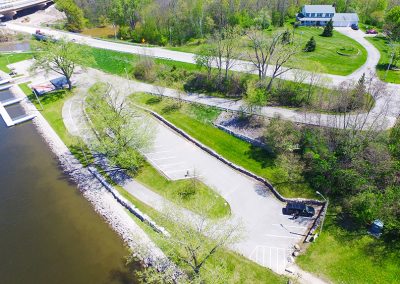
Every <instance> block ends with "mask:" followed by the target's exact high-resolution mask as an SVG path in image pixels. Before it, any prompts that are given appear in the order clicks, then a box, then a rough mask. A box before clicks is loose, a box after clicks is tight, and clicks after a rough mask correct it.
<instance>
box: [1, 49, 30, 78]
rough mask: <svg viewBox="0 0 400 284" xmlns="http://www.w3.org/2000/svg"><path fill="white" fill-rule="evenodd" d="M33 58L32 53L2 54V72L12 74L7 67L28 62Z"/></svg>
mask: <svg viewBox="0 0 400 284" xmlns="http://www.w3.org/2000/svg"><path fill="white" fill-rule="evenodd" d="M32 57H33V53H31V52H23V53H13V54H11V53H0V70H1V71H4V72H6V73H10V72H11V70H10V68H8V67H7V65H9V64H13V63H16V62H19V61H23V60H28V59H31V58H32Z"/></svg>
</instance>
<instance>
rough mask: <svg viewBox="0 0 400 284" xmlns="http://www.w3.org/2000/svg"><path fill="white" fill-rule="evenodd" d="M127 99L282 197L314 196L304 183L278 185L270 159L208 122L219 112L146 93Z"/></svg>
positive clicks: (277, 170)
mask: <svg viewBox="0 0 400 284" xmlns="http://www.w3.org/2000/svg"><path fill="white" fill-rule="evenodd" d="M130 98H131V100H132V101H133V102H134V103H136V104H139V105H143V106H145V107H147V108H150V109H152V110H154V111H156V112H157V113H159V114H160V115H162V116H163V117H165V118H166V119H167V120H168V121H170V122H171V123H173V124H174V125H176V126H177V127H179V128H180V129H182V130H184V131H185V132H187V133H188V134H189V135H191V136H192V137H194V138H195V139H197V140H199V141H200V142H201V143H203V144H204V145H206V146H208V147H210V148H211V149H213V150H214V151H216V152H217V153H219V154H220V155H222V156H223V157H225V158H226V159H227V160H229V161H231V162H233V163H235V164H237V165H239V166H241V167H243V168H245V169H247V170H249V171H251V172H253V173H255V174H257V175H259V176H262V177H264V178H266V179H268V180H269V181H271V182H272V183H273V184H274V186H275V187H276V188H277V189H278V190H279V192H280V193H281V194H282V195H283V196H286V197H304V198H312V197H315V194H314V191H313V190H311V188H310V186H309V185H308V184H307V183H296V184H293V183H282V182H280V180H279V175H278V174H277V173H278V172H279V168H277V167H276V166H275V164H274V157H273V156H271V154H270V153H269V152H268V151H267V150H265V149H262V148H259V147H254V146H252V145H251V144H250V143H247V142H245V141H243V140H241V139H238V138H236V137H234V136H232V135H230V134H228V133H226V132H224V131H222V130H220V129H218V128H216V127H214V126H213V124H212V122H213V121H214V120H215V118H216V117H217V116H218V115H219V113H220V111H219V110H217V109H215V108H212V107H207V106H201V105H194V104H182V106H181V107H178V106H177V102H175V101H174V100H172V99H167V98H164V99H163V100H162V101H160V100H159V99H158V97H156V96H154V95H150V94H138V93H137V94H133V95H131V97H130Z"/></svg>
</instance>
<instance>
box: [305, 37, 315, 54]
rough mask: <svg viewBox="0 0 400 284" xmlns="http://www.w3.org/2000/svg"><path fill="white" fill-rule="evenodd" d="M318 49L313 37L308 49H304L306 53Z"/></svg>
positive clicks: (307, 45) (307, 46) (308, 43)
mask: <svg viewBox="0 0 400 284" xmlns="http://www.w3.org/2000/svg"><path fill="white" fill-rule="evenodd" d="M316 47H317V43H316V42H315V39H314V37H313V36H312V37H311V38H310V40H309V41H308V42H307V44H306V47H305V48H304V51H305V52H313V51H315V48H316Z"/></svg>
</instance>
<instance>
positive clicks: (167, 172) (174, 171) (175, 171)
mask: <svg viewBox="0 0 400 284" xmlns="http://www.w3.org/2000/svg"><path fill="white" fill-rule="evenodd" d="M186 171H187V169H182V170H171V171H164V172H165V173H166V174H169V173H178V172H186Z"/></svg>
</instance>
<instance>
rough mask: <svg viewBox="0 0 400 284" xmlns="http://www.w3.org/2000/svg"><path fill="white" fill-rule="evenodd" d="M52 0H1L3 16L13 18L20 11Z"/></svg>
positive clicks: (0, 10)
mask: <svg viewBox="0 0 400 284" xmlns="http://www.w3.org/2000/svg"><path fill="white" fill-rule="evenodd" d="M50 2H53V1H52V0H0V14H1V17H6V18H12V17H13V16H14V15H15V14H16V13H17V12H18V11H20V10H24V9H28V8H31V7H35V6H45V5H46V4H47V3H50Z"/></svg>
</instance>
